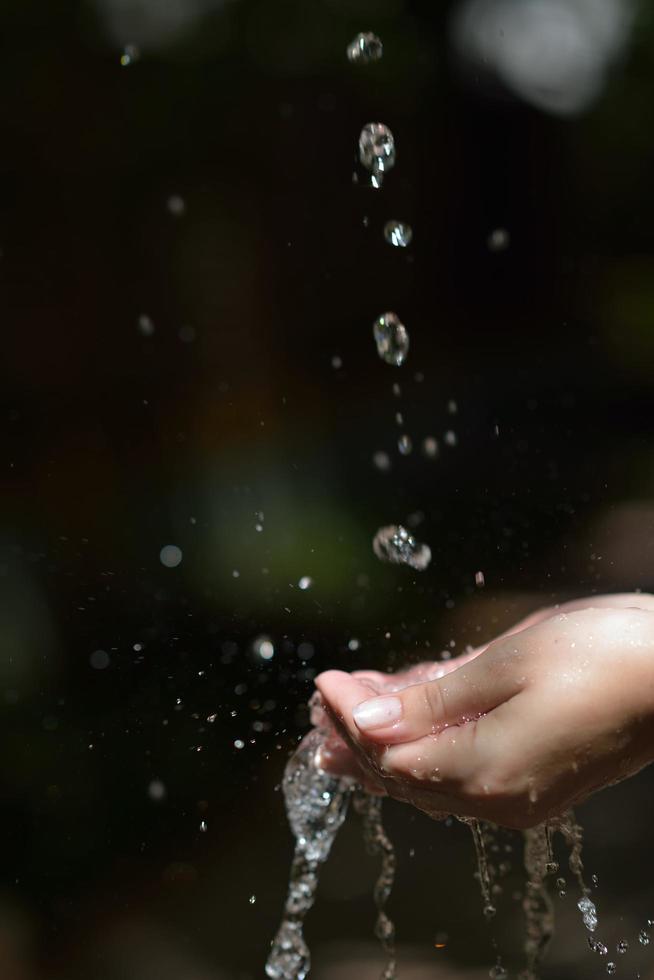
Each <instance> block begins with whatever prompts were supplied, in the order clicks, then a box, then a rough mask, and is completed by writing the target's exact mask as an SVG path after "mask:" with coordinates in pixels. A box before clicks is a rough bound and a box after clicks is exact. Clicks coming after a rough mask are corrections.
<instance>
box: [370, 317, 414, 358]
mask: <svg viewBox="0 0 654 980" xmlns="http://www.w3.org/2000/svg"><path fill="white" fill-rule="evenodd" d="M372 332H373V336H374V338H375V343H376V344H377V353H378V354H379V356H380V357H381V359H382V361H386V363H387V364H394V365H395V367H401V366H402V365H403V364H404V362H405V360H406V356H407V354H408V353H409V334H408V332H407V329H406V327H405V326H404V324H403V323H402V321H401V320H400V318H399V316H398V315H397V313H382V315H381V316H378V317H377V319H376V320H375V322H374V324H373V327H372Z"/></svg>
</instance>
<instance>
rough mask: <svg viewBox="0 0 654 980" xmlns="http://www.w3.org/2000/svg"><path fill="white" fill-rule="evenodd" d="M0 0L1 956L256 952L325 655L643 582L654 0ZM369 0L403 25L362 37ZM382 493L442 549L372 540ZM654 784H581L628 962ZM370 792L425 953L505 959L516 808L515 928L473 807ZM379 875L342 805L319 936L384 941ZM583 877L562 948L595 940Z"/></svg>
mask: <svg viewBox="0 0 654 980" xmlns="http://www.w3.org/2000/svg"><path fill="white" fill-rule="evenodd" d="M0 24H1V25H2V31H1V40H0V45H1V46H2V57H1V58H0V80H1V91H2V96H1V98H0V133H1V137H2V148H3V150H2V155H1V157H0V171H1V174H2V179H1V180H0V308H1V310H2V356H1V358H0V371H1V372H2V388H1V401H2V407H1V409H0V412H1V416H0V417H1V419H2V423H1V425H0V438H1V439H2V450H1V452H0V467H1V472H2V491H3V492H2V507H1V510H0V583H1V587H0V703H1V704H2V710H1V712H0V725H1V727H2V733H1V735H2V737H1V738H0V754H1V760H2V768H1V772H2V780H1V786H2V807H1V808H0V827H1V829H2V839H3V840H4V842H5V846H4V859H3V861H2V872H1V884H0V975H1V976H2V977H3V980H48V978H58V980H59V978H61V980H77V978H88V977H93V978H98V980H114V978H115V980H118V978H120V980H131V978H134V980H137V978H138V980H150V978H152V980H154V978H156V980H209V978H213V980H220V978H235V980H251V978H255V977H260V976H262V975H263V963H264V961H265V957H266V954H267V951H268V945H269V942H270V939H271V937H272V935H273V934H274V931H275V929H276V927H277V923H278V920H279V916H280V913H281V908H282V902H283V898H284V895H285V891H286V879H287V874H288V868H289V863H290V856H291V838H290V834H289V832H288V830H287V827H286V821H285V816H284V813H283V801H282V797H281V793H280V792H279V783H280V779H281V775H282V772H283V767H284V764H285V761H286V759H287V757H288V754H289V752H290V750H291V749H292V747H293V746H294V745H295V744H296V742H297V739H298V737H299V736H301V734H302V733H303V732H304V731H305V730H306V727H307V724H308V718H307V711H306V707H305V705H306V701H307V698H308V697H309V696H310V693H311V690H312V681H313V678H314V676H315V674H316V673H317V672H319V671H320V670H323V669H325V668H327V667H333V666H336V667H339V668H342V669H355V668H358V667H363V666H373V667H376V668H378V669H386V668H388V669H393V668H394V667H396V666H398V665H400V664H404V663H407V662H412V661H417V660H419V659H423V658H424V657H425V656H429V657H438V656H441V655H443V653H444V654H445V655H451V654H452V653H458V652H461V651H463V650H464V649H465V648H466V647H467V645H468V644H471V643H472V644H477V643H478V642H480V641H483V640H488V639H490V638H491V637H492V636H493V635H495V634H496V633H497V632H498V631H500V630H502V629H503V628H505V627H507V626H508V625H510V624H511V623H512V622H513V621H515V620H516V619H518V618H519V617H520V616H522V615H523V614H524V613H526V612H528V611H530V610H532V609H534V608H536V607H538V606H541V605H547V604H550V603H553V602H558V601H562V600H564V599H566V598H572V597H576V596H580V595H584V594H590V593H593V592H604V591H612V590H632V589H643V590H648V589H654V564H653V562H652V558H653V554H654V454H653V452H652V417H653V415H654V388H653V386H652V372H653V370H654V190H653V183H652V168H653V166H654V145H653V142H652V125H651V106H652V102H653V100H654V67H653V66H652V50H653V45H654V11H653V10H652V8H651V7H650V6H649V5H647V4H645V3H635V2H634V3H633V4H632V3H629V2H628V0H456V2H449V0H448V2H444V0H443V2H440V3H433V2H428V0H274V2H273V0H65V2H62V3H58V4H47V3H39V2H37V0H21V2H20V3H12V2H8V0H3V2H0ZM358 31H375V32H376V33H377V34H379V35H380V37H381V38H382V40H383V42H384V57H383V59H382V60H381V61H379V62H376V63H373V64H369V65H362V64H351V63H349V62H348V60H347V58H346V48H347V45H348V44H349V42H350V41H351V40H352V38H353V37H354V35H355V34H356V33H357V32H358ZM370 120H375V121H381V122H384V123H386V124H387V125H389V126H390V128H391V129H392V131H393V133H394V135H395V139H396V145H397V164H396V167H395V169H394V170H393V171H392V172H391V173H390V174H389V175H388V177H387V178H386V180H385V182H384V186H383V188H382V190H381V191H374V190H372V189H371V188H370V186H369V183H368V181H367V179H366V174H365V171H362V170H361V169H360V167H358V165H357V160H356V147H357V140H358V134H359V131H360V129H361V126H362V125H363V124H364V123H366V122H368V121H370ZM393 218H396V219H400V220H402V221H405V222H409V223H410V225H411V226H412V228H413V232H414V238H413V242H412V243H411V245H410V246H409V247H408V248H407V249H402V248H394V247H392V246H391V245H390V244H389V243H388V242H386V241H385V240H384V236H383V227H384V224H385V223H386V222H387V221H388V220H389V219H393ZM386 310H395V311H397V313H398V314H399V315H400V316H401V318H402V320H403V322H404V323H405V324H406V326H407V329H408V330H409V334H410V337H411V349H410V352H409V356H408V358H407V361H406V363H405V365H404V366H403V367H402V368H399V369H398V368H395V367H391V366H389V365H387V364H385V363H383V362H382V361H381V360H380V359H379V358H378V356H377V353H376V351H375V347H374V342H373V339H372V323H373V320H374V319H375V318H376V317H377V316H378V315H379V314H380V313H382V312H384V311H386ZM394 383H398V384H399V385H400V387H401V393H400V395H399V396H398V395H397V394H394V393H393V390H392V386H393V384H394ZM397 412H400V413H401V415H402V417H403V422H402V425H401V426H399V425H398V424H397V422H396V419H395V415H396V413H397ZM401 434H406V435H409V436H410V438H411V440H412V444H413V451H412V452H411V453H409V454H408V455H403V454H401V453H400V452H399V451H398V447H397V442H398V437H399V436H400V435H401ZM425 440H428V442H427V443H425ZM399 522H401V523H404V524H405V525H406V526H408V527H409V528H411V529H412V530H414V532H415V534H416V536H417V537H419V539H420V540H422V541H426V542H427V543H428V544H429V546H430V547H431V550H432V555H433V557H432V563H431V565H430V567H429V569H428V570H427V571H425V572H423V573H420V574H419V573H415V572H413V571H411V570H410V569H405V568H398V567H392V566H384V565H382V564H380V563H379V562H378V560H377V559H376V558H375V556H374V555H373V553H372V548H371V540H372V537H373V535H374V533H375V531H376V530H377V528H378V527H379V526H381V525H386V524H391V523H399ZM478 572H482V573H483V581H485V584H484V585H482V584H476V578H477V582H479V583H481V581H482V579H481V578H480V577H479V576H478V575H477V573H478ZM607 682H609V683H610V678H607ZM653 788H654V787H653V785H652V774H651V773H649V772H644V773H642V774H641V775H640V776H639V777H637V778H635V779H633V780H631V781H629V782H628V783H627V784H624V785H623V786H621V787H617V788H613V789H611V790H609V791H606V792H604V793H602V794H601V795H600V796H599V797H597V798H596V799H594V800H593V801H591V802H590V803H588V804H587V805H586V806H585V807H583V808H582V810H581V811H580V814H579V816H580V819H581V821H582V823H583V824H584V827H585V829H586V833H587V842H586V851H585V860H586V867H587V871H588V875H589V876H590V875H591V874H596V875H597V879H598V884H597V887H596V888H595V889H594V892H593V895H594V899H595V900H596V902H597V904H598V908H599V914H600V930H599V933H601V938H602V939H603V940H604V941H605V942H606V943H607V945H609V948H610V953H609V956H608V957H607V959H609V960H610V959H611V958H613V959H616V960H617V959H619V962H618V973H619V974H622V975H625V976H627V975H628V976H630V977H633V976H636V974H637V973H638V972H640V973H641V975H642V976H643V977H646V976H648V975H650V976H651V975H652V973H653V972H654V962H652V956H651V955H649V956H648V950H647V949H646V948H644V947H641V946H640V945H639V943H638V941H637V936H638V932H639V930H640V929H641V928H643V927H644V926H645V924H646V920H647V916H653V912H654V899H653V898H652V896H651V888H650V885H651V883H650V880H649V871H648V870H647V869H648V868H649V867H650V865H651V861H652V842H651V826H652V816H653V806H652V790H653ZM386 814H387V820H388V824H389V828H390V832H391V834H392V836H393V838H394V840H395V842H396V845H397V849H398V858H399V873H398V882H397V886H396V889H395V892H394V896H393V897H392V899H391V902H390V911H391V914H392V915H393V916H394V917H395V918H396V921H397V929H398V937H399V941H400V949H401V955H400V977H403V978H405V980H413V978H422V977H427V976H430V977H432V976H433V977H436V978H443V980H447V978H476V977H482V976H487V974H488V969H489V967H490V966H491V965H492V964H493V963H494V961H495V950H494V947H493V941H496V942H497V944H498V948H499V949H500V952H501V953H502V955H503V956H504V957H505V961H506V963H507V965H508V966H509V968H510V970H511V972H512V974H514V973H515V972H517V970H518V969H519V968H520V966H521V959H520V947H521V943H522V929H523V926H522V916H521V910H520V889H521V887H522V880H521V877H520V873H519V870H520V869H519V863H520V845H519V840H518V839H517V837H515V835H514V837H511V838H509V837H508V836H507V842H508V843H509V846H511V847H514V849H515V850H514V852H512V853H513V857H512V858H511V860H512V861H513V864H514V870H513V872H512V873H511V874H510V875H509V876H508V877H507V879H506V883H505V885H504V892H503V895H502V896H500V902H499V912H498V916H497V920H496V922H495V923H494V925H493V928H492V929H490V928H489V927H488V926H487V925H486V924H485V922H484V920H483V918H482V915H481V899H480V896H479V889H478V884H477V882H475V880H474V878H473V872H474V869H475V860H474V852H473V848H472V841H471V839H470V838H469V833H468V831H467V828H465V827H462V826H460V825H459V824H457V823H455V822H448V823H446V824H435V823H432V822H430V821H429V820H427V818H425V817H423V816H421V815H419V814H417V813H412V812H409V810H408V809H407V808H404V807H401V806H399V805H388V806H387V808H386ZM507 853H508V852H507ZM561 858H562V860H563V854H561ZM374 877H375V862H374V860H372V859H370V858H368V857H366V856H365V855H364V853H363V847H362V844H361V840H360V827H359V826H358V825H357V819H356V818H355V817H354V816H352V817H351V819H350V820H349V821H348V823H347V825H346V827H345V828H344V830H343V831H342V834H341V836H340V838H339V840H338V841H337V844H336V847H335V849H334V852H333V855H332V858H331V859H330V862H329V864H328V866H327V868H326V870H325V873H324V876H323V881H322V886H321V890H320V896H319V901H318V903H317V906H316V908H315V909H314V911H313V913H312V914H311V916H310V920H309V922H308V925H307V934H308V938H309V941H310V944H311V946H312V950H313V952H314V964H315V970H314V972H313V974H312V975H313V976H315V977H316V980H321V978H326V977H329V978H330V980H351V978H354V977H356V978H357V980H368V978H373V977H377V976H378V975H379V973H380V971H381V968H382V965H383V959H382V956H381V954H380V952H379V951H378V949H377V946H376V945H375V943H374V942H373V940H372V924H373V921H374V911H373V905H372V900H371V897H370V891H371V886H372V882H373V880H374ZM577 897H578V896H577V894H576V893H575V891H574V889H573V888H572V887H570V889H569V891H568V894H567V896H566V897H565V898H564V899H558V898H557V899H556V902H557V911H558V915H559V924H560V931H559V935H558V937H557V940H556V941H555V943H554V946H553V949H552V952H551V955H550V958H549V960H548V966H547V969H546V975H547V976H550V977H561V978H564V977H565V978H567V980H569V978H577V977H579V978H585V977H594V976H599V975H604V973H605V972H606V960H603V959H601V958H599V957H598V956H597V955H593V954H592V953H591V952H590V951H589V950H588V947H587V942H586V931H585V929H583V927H582V924H581V921H580V916H579V913H578V912H577V910H576V907H575V906H576V900H577ZM648 903H649V904H648ZM618 939H626V940H628V942H629V944H630V946H629V951H628V953H627V954H625V955H623V956H620V957H618V956H615V955H613V956H612V954H613V953H614V951H615V942H616V941H617V940H618Z"/></svg>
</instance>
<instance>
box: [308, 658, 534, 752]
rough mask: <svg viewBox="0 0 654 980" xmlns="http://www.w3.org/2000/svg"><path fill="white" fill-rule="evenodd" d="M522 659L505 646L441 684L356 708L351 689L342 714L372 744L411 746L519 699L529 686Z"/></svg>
mask: <svg viewBox="0 0 654 980" xmlns="http://www.w3.org/2000/svg"><path fill="white" fill-rule="evenodd" d="M517 656H519V654H517V653H516V650H515V648H513V647H512V648H509V649H507V644H506V643H502V642H499V643H498V644H497V645H495V648H489V649H488V650H487V651H486V652H485V653H483V654H481V655H480V656H479V657H477V658H475V659H474V660H471V661H470V662H469V663H467V664H464V665H462V666H461V667H459V668H457V669H456V670H454V671H452V673H450V674H446V675H445V676H443V677H441V678H438V679H436V680H433V681H428V682H426V683H423V684H414V685H411V686H409V687H407V688H404V689H403V690H401V691H396V692H395V693H394V694H392V695H382V696H381V697H374V698H370V697H368V698H366V699H365V700H362V701H361V702H360V703H359V704H355V705H350V700H351V699H353V698H354V697H355V695H356V693H357V689H355V688H353V687H350V688H348V690H347V692H343V695H344V696H345V701H344V702H343V703H341V710H345V709H346V708H349V709H350V710H351V711H352V716H353V720H354V722H355V724H356V727H357V728H358V730H359V732H361V734H362V735H364V736H365V738H366V739H369V740H372V741H374V742H376V743H382V744H389V743H396V742H411V741H414V740H415V739H418V738H422V737H423V736H425V735H429V734H434V733H436V732H439V731H442V730H443V729H444V728H447V727H448V726H451V725H460V724H462V723H464V722H466V721H470V720H472V719H475V718H479V716H480V715H482V714H484V713H486V712H488V711H491V710H492V709H493V708H496V707H497V706H498V705H500V704H503V703H504V702H505V701H508V700H509V699H510V698H512V697H513V696H514V695H516V694H517V693H518V692H519V691H520V690H521V689H522V687H523V686H524V684H525V678H524V676H523V675H522V673H521V671H520V670H516V669H512V668H511V665H512V664H515V661H516V659H517ZM339 686H340V685H339ZM327 700H329V698H327Z"/></svg>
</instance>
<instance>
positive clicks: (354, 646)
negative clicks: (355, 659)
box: [347, 636, 361, 652]
mask: <svg viewBox="0 0 654 980" xmlns="http://www.w3.org/2000/svg"><path fill="white" fill-rule="evenodd" d="M360 646H361V644H360V643H359V641H358V640H357V638H356V637H355V636H353V637H352V639H351V640H348V641H347V648H348V650H352V652H354V651H355V650H358V649H359V647H360Z"/></svg>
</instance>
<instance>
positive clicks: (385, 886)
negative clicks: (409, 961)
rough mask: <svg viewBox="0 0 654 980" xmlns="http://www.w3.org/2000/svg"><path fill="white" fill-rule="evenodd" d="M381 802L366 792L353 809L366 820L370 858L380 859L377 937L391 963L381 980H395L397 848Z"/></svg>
mask: <svg viewBox="0 0 654 980" xmlns="http://www.w3.org/2000/svg"><path fill="white" fill-rule="evenodd" d="M381 808H382V800H381V798H380V797H378V796H369V795H368V794H367V793H364V792H363V790H357V792H356V793H355V795H354V809H355V810H356V812H357V813H358V814H359V815H360V816H361V817H362V818H363V835H364V840H365V842H366V848H367V850H368V852H369V853H370V854H375V855H381V869H380V872H379V877H378V878H377V881H376V882H375V888H374V893H373V894H374V898H375V905H376V906H377V922H376V923H375V935H376V936H377V938H378V939H379V941H380V943H381V945H382V949H383V950H384V952H385V953H386V955H387V957H388V959H387V963H386V967H385V969H384V972H383V973H382V978H381V980H395V977H396V970H397V961H396V956H395V926H394V925H393V922H392V920H391V919H390V918H389V917H388V915H387V913H386V903H387V901H388V898H389V896H390V893H391V889H392V887H393V882H394V880H395V867H396V857H395V848H394V847H393V844H392V842H391V840H390V839H389V837H388V835H387V833H386V831H385V829H384V825H383V823H382V815H381Z"/></svg>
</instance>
